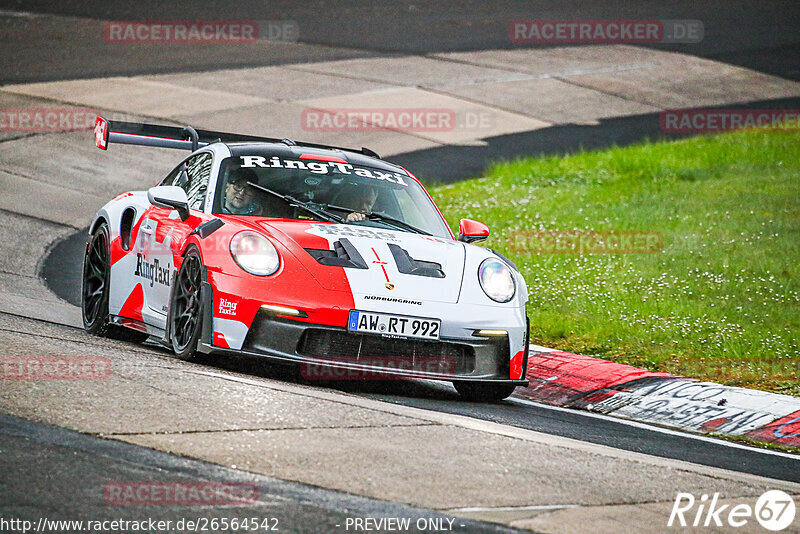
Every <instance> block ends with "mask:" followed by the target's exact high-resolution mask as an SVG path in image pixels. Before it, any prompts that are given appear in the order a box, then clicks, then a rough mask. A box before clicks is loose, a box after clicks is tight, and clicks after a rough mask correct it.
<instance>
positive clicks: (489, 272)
mask: <svg viewBox="0 0 800 534" xmlns="http://www.w3.org/2000/svg"><path fill="white" fill-rule="evenodd" d="M478 281H480V283H481V289H483V292H484V293H486V296H488V297H489V298H490V299H492V300H494V301H497V302H508V301H509V300H511V299H512V298H514V293H515V292H516V290H517V288H516V284H515V283H514V275H513V274H511V269H510V268H509V267H508V265H506V264H505V263H503V262H502V261H500V260H498V259H495V258H487V259H485V260H483V263H481V266H480V267H478Z"/></svg>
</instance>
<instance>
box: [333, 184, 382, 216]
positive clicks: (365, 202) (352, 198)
mask: <svg viewBox="0 0 800 534" xmlns="http://www.w3.org/2000/svg"><path fill="white" fill-rule="evenodd" d="M376 200H378V188H377V187H374V186H371V185H361V186H350V188H349V189H348V190H347V191H346V192H345V194H344V195H342V196H341V197H340V199H339V202H340V203H341V204H342V207H345V208H350V209H351V210H353V212H352V213H350V214H348V215H347V217H345V222H356V221H363V220H364V219H366V218H367V216H366V215H365V213H369V212H370V211H372V208H373V206H375V201H376Z"/></svg>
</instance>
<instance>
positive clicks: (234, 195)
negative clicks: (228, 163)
mask: <svg viewBox="0 0 800 534" xmlns="http://www.w3.org/2000/svg"><path fill="white" fill-rule="evenodd" d="M247 182H254V183H258V176H257V175H256V173H255V172H254V171H252V170H251V169H235V170H233V171H232V172H231V174H230V176H228V183H227V184H226V185H225V198H224V200H223V205H222V211H223V212H224V213H229V214H231V215H261V214H262V212H263V207H262V206H261V203H260V202H259V200H258V199H257V198H256V191H255V189H254V188H253V187H252V186H250V185H248V184H247Z"/></svg>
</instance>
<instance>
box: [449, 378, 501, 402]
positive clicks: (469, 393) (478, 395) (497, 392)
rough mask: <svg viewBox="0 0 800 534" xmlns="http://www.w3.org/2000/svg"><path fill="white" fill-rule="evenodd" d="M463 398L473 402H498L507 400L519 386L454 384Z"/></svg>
mask: <svg viewBox="0 0 800 534" xmlns="http://www.w3.org/2000/svg"><path fill="white" fill-rule="evenodd" d="M453 386H455V388H456V391H458V394H459V395H461V398H462V399H464V400H467V401H471V402H497V401H501V400H503V399H505V398H506V397H508V396H509V395H511V394H512V393H514V389H516V387H517V386H515V385H514V384H491V383H484V382H453Z"/></svg>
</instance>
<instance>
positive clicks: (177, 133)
mask: <svg viewBox="0 0 800 534" xmlns="http://www.w3.org/2000/svg"><path fill="white" fill-rule="evenodd" d="M217 142H221V143H242V142H244V143H246V142H256V143H283V144H285V145H288V146H294V145H302V146H306V147H310V148H322V149H326V150H330V149H336V150H347V151H349V152H356V153H361V154H364V155H366V156H371V157H373V158H378V159H380V156H379V155H378V154H376V153H375V152H374V151H372V150H370V149H369V148H366V147H362V148H361V150H355V149H352V148H343V147H336V146H330V145H320V144H316V143H302V142H295V141H293V140H291V139H276V138H271V137H258V136H255V135H243V134H235V133H228V132H215V131H211V130H195V129H194V128H192V127H191V126H184V127H182V128H181V127H179V126H163V125H160V124H145V123H139V122H123V121H110V120H107V119H105V118H103V117H97V120H95V123H94V144H95V145H96V146H97V148H99V149H100V150H108V145H109V143H117V144H122V145H139V146H152V147H158V148H178V149H183V150H191V151H192V152H194V151H195V150H197V149H198V148H201V147H204V146H206V145H210V144H211V143H217Z"/></svg>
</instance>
